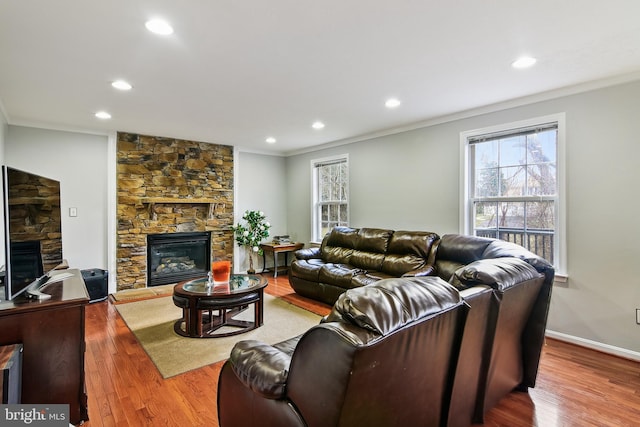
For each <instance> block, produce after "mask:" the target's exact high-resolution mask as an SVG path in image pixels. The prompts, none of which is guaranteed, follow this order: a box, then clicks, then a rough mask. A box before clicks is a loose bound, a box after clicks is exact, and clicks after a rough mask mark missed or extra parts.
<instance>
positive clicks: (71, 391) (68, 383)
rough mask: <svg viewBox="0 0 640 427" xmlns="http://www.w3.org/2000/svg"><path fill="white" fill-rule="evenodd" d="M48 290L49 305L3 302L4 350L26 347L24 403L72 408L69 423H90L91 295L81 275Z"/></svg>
mask: <svg viewBox="0 0 640 427" xmlns="http://www.w3.org/2000/svg"><path fill="white" fill-rule="evenodd" d="M66 271H67V272H69V273H73V276H72V277H69V278H67V279H65V280H63V281H61V282H57V283H52V284H50V285H48V286H47V287H46V288H44V289H43V291H42V292H43V293H46V294H49V295H51V299H48V300H42V301H37V300H27V299H22V297H20V298H18V299H16V300H15V301H2V302H0V346H2V345H9V344H22V346H23V353H22V396H21V401H22V403H27V404H28V403H33V404H47V403H49V404H68V405H69V417H70V422H71V423H73V424H79V423H81V422H82V421H86V420H87V419H88V415H87V394H86V390H85V382H84V353H85V341H84V316H85V306H86V305H87V304H88V303H89V294H88V293H87V289H86V287H85V285H84V281H83V280H82V275H81V274H80V271H79V270H76V269H70V270H66Z"/></svg>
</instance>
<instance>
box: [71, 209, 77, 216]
mask: <svg viewBox="0 0 640 427" xmlns="http://www.w3.org/2000/svg"><path fill="white" fill-rule="evenodd" d="M69 216H78V208H69Z"/></svg>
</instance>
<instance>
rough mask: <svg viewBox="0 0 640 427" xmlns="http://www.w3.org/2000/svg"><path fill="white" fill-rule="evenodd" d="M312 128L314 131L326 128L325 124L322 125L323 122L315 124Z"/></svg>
mask: <svg viewBox="0 0 640 427" xmlns="http://www.w3.org/2000/svg"><path fill="white" fill-rule="evenodd" d="M311 127H312V128H314V129H322V128H323V127H324V123H322V122H313V124H312V125H311Z"/></svg>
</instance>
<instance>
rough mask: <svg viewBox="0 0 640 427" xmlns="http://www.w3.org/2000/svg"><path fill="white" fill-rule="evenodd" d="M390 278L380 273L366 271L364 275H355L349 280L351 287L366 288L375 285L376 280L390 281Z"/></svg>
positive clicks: (388, 275) (390, 276)
mask: <svg viewBox="0 0 640 427" xmlns="http://www.w3.org/2000/svg"><path fill="white" fill-rule="evenodd" d="M393 277H396V276H392V275H390V274H387V273H383V272H382V271H367V272H366V273H361V274H356V275H354V276H353V277H352V278H351V287H352V288H357V287H359V286H367V285H371V284H373V283H376V282H377V281H378V280H382V279H391V278H393Z"/></svg>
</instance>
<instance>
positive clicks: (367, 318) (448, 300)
mask: <svg viewBox="0 0 640 427" xmlns="http://www.w3.org/2000/svg"><path fill="white" fill-rule="evenodd" d="M460 301H461V298H460V294H459V292H458V291H457V290H456V289H455V288H454V287H452V286H451V285H449V284H448V283H446V282H445V281H443V280H442V279H440V278H438V277H425V278H422V281H421V282H420V283H418V282H415V281H413V280H412V279H403V278H393V279H384V280H380V281H379V282H377V283H375V284H373V285H370V286H364V287H360V288H355V289H350V290H348V291H346V292H345V293H343V294H342V295H341V296H340V297H339V298H338V301H336V303H335V304H334V306H333V309H332V310H331V313H329V315H328V316H327V317H326V318H325V319H324V320H323V322H335V321H340V320H341V319H342V321H345V322H348V323H352V324H355V325H357V326H359V327H361V328H364V329H367V330H369V331H371V332H373V333H376V334H378V335H382V336H386V335H389V334H390V333H392V332H394V331H396V330H397V329H399V328H401V327H403V326H404V325H406V324H408V323H410V322H414V321H416V320H419V319H421V318H424V317H428V316H430V315H433V314H436V313H438V312H440V311H442V310H446V309H448V308H451V307H454V306H456V305H458V304H460Z"/></svg>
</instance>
